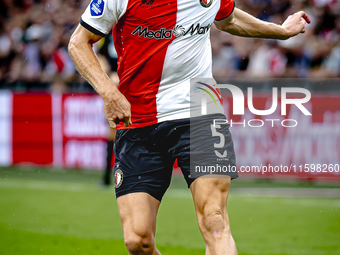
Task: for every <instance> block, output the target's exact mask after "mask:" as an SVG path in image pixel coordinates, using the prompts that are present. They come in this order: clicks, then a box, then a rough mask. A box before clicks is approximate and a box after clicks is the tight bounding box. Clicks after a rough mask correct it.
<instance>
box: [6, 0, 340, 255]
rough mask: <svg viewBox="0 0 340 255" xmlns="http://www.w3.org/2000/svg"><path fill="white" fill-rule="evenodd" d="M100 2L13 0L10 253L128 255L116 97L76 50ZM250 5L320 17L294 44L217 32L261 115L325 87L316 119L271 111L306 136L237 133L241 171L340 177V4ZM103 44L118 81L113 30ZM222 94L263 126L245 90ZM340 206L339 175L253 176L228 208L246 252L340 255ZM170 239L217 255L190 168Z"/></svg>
mask: <svg viewBox="0 0 340 255" xmlns="http://www.w3.org/2000/svg"><path fill="white" fill-rule="evenodd" d="M89 2H90V1H89V0H67V1H66V0H0V254H6V255H7V254H8V255H9V254H10V255H13V254H20V255H21V254H27V255H28V254H43V253H45V254H60V253H63V254H126V251H125V246H124V242H123V236H122V231H121V227H120V221H119V215H118V210H117V206H116V202H115V195H114V188H113V186H112V185H111V186H105V185H104V184H105V183H104V182H103V180H105V177H104V169H109V170H110V169H111V168H110V166H111V165H112V162H113V161H114V155H112V142H111V143H110V142H108V140H110V130H109V126H108V124H107V122H106V120H105V117H104V114H103V110H102V109H103V106H102V100H101V98H100V97H99V96H98V95H97V94H96V93H95V92H94V90H93V89H92V87H91V86H90V85H89V84H88V83H87V82H86V81H85V80H84V79H83V78H82V77H81V76H80V75H79V74H78V73H77V71H76V69H75V67H74V65H73V63H72V61H71V59H70V57H69V55H68V52H67V45H68V41H69V39H70V36H71V34H72V33H73V31H74V29H75V27H76V26H77V25H78V23H79V20H80V16H81V14H82V13H83V11H84V10H85V8H86V6H87V5H88V4H89ZM236 7H238V8H240V9H242V10H244V11H247V12H248V13H250V14H252V15H254V16H256V17H258V18H260V19H263V20H266V21H270V22H275V23H278V24H281V23H282V22H283V21H284V20H285V18H286V17H287V16H288V15H291V14H293V13H294V12H296V11H299V10H304V11H305V12H306V13H307V14H308V15H309V16H310V18H311V21H312V23H311V24H310V25H307V27H306V33H305V34H303V35H298V36H296V37H294V38H291V39H289V40H286V41H273V40H260V39H256V40H255V39H249V38H240V37H233V36H230V35H228V34H226V33H222V32H219V31H218V30H217V29H216V28H215V27H214V26H212V28H211V44H212V51H213V74H214V77H215V78H216V80H217V81H218V82H219V83H229V84H235V85H237V86H238V87H240V88H241V89H242V90H243V91H244V92H245V96H246V97H247V95H246V89H247V87H253V88H254V90H255V94H254V97H253V101H254V106H255V108H257V109H268V108H270V106H271V102H272V97H271V95H272V94H271V93H272V88H273V87H279V88H281V87H302V88H305V89H308V90H309V91H310V92H311V93H312V99H311V100H310V102H308V103H307V104H305V106H306V107H307V109H308V110H309V111H310V112H312V116H311V117H306V116H304V115H303V114H301V112H300V111H299V110H298V109H297V108H294V107H289V108H288V114H287V116H281V114H280V111H279V108H278V110H277V111H276V112H275V113H274V114H272V115H271V116H270V118H273V119H279V120H284V119H287V118H288V119H295V120H297V121H298V123H299V124H298V127H297V128H295V129H289V128H288V129H287V128H284V127H282V125H280V124H279V123H278V125H275V127H274V128H272V127H270V125H267V126H265V127H263V128H260V129H256V128H255V129H254V128H251V127H249V126H248V125H247V126H246V127H240V126H238V127H235V128H231V132H232V134H233V139H234V143H235V151H236V155H237V162H238V164H239V166H252V165H257V166H260V165H268V164H272V165H281V164H283V165H290V164H296V165H297V166H299V165H305V164H326V165H333V166H334V169H339V168H336V166H338V167H339V164H340V79H339V78H340V33H339V32H340V1H338V0H305V1H304V0H301V1H297V0H237V1H236ZM94 49H95V52H96V53H97V55H98V57H99V59H100V62H101V64H102V66H103V68H104V70H105V71H106V72H107V73H108V74H109V76H110V77H111V78H112V80H113V81H114V82H116V83H118V77H117V74H116V70H117V54H116V51H115V49H114V45H113V41H112V38H111V36H107V37H106V38H103V39H102V40H101V41H99V42H98V43H96V44H95V46H94ZM222 92H223V97H224V99H225V100H224V106H225V109H226V114H227V118H228V119H233V120H234V121H238V122H242V121H244V120H246V121H248V120H249V119H259V118H260V117H259V116H255V115H253V114H252V113H251V112H250V111H249V110H248V108H246V113H245V115H244V116H243V117H240V116H233V115H232V113H231V104H232V98H231V95H230V94H228V93H227V92H226V91H222ZM279 100H280V99H279ZM263 118H264V117H263ZM268 118H269V117H268ZM110 147H111V150H110ZM111 157H112V158H111ZM111 183H112V180H111ZM339 198H340V172H339V171H333V172H327V173H322V174H320V173H315V172H314V173H291V174H281V175H280V174H274V175H273V174H266V175H262V174H256V173H244V174H241V178H239V179H238V180H235V181H233V182H232V188H231V193H230V198H229V202H228V212H229V215H230V219H231V229H232V232H233V235H234V238H235V240H236V243H237V245H238V249H239V254H241V255H242V254H243V255H250V254H259V255H269V254H276V255H286V254H296V255H301V254H308V255H314V254H315V255H316V254H327V255H329V254H332V255H333V254H334V255H335V254H340V244H339V236H340V199H339ZM156 243H157V244H158V246H157V247H158V248H159V250H160V251H161V253H162V254H169V255H170V254H171V255H173V254H204V242H203V240H202V238H201V237H200V233H199V229H198V227H197V224H196V217H195V213H194V206H193V202H192V198H191V195H190V192H189V190H188V189H187V188H186V184H185V183H184V181H183V178H182V176H181V173H180V171H179V169H178V167H177V165H176V164H175V165H174V175H173V180H172V184H171V186H170V188H169V190H168V192H167V194H166V196H165V198H164V199H163V202H162V205H161V207H160V212H159V216H158V226H157V237H156Z"/></svg>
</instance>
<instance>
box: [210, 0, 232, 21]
mask: <svg viewBox="0 0 340 255" xmlns="http://www.w3.org/2000/svg"><path fill="white" fill-rule="evenodd" d="M220 1H221V7H220V9H219V10H218V12H217V14H216V17H215V20H217V21H219V20H222V19H225V18H228V17H229V15H230V14H232V12H233V11H234V8H235V2H234V0H220Z"/></svg>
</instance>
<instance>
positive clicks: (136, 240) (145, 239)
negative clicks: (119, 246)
mask: <svg viewBox="0 0 340 255" xmlns="http://www.w3.org/2000/svg"><path fill="white" fill-rule="evenodd" d="M124 241H125V245H126V248H127V249H128V250H129V252H130V253H131V254H152V253H153V250H154V243H153V238H152V235H151V234H135V233H134V234H129V235H126V236H125V237H124Z"/></svg>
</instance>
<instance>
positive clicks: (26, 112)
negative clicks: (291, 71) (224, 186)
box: [0, 91, 340, 180]
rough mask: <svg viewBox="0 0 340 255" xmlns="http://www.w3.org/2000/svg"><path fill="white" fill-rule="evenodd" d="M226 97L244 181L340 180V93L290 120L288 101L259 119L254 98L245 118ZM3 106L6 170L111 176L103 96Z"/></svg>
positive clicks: (35, 97)
mask: <svg viewBox="0 0 340 255" xmlns="http://www.w3.org/2000/svg"><path fill="white" fill-rule="evenodd" d="M223 98H224V106H225V111H226V117H227V121H228V122H229V124H230V125H231V127H230V131H231V133H232V136H233V140H234V145H235V152H236V158H237V164H238V170H239V173H240V175H241V176H252V177H254V176H255V177H259V178H285V177H287V178H291V177H294V178H296V177H304V178H319V177H327V178H333V179H337V180H340V170H339V164H340V103H339V102H340V95H339V94H315V93H314V94H312V98H311V100H310V101H309V102H308V103H305V104H303V105H304V107H305V108H306V109H307V110H308V111H309V112H310V113H311V115H305V114H304V113H303V112H302V111H301V109H299V108H298V107H297V106H295V105H287V114H286V115H282V112H281V100H280V98H279V99H278V104H277V108H276V110H275V111H274V113H272V114H270V115H264V116H258V115H254V114H253V113H252V112H251V111H250V110H249V107H248V98H247V97H245V112H244V114H243V115H233V107H232V106H233V98H232V97H231V95H230V94H224V97H223ZM0 99H1V100H0V106H1V107H0V108H1V109H0V152H1V155H0V165H16V164H35V165H43V166H54V167H59V168H82V169H98V170H102V169H104V167H105V163H106V146H107V142H106V141H107V137H108V134H109V125H108V123H107V121H106V120H105V117H104V113H103V103H102V99H101V98H100V97H99V96H98V95H95V94H66V95H61V94H52V95H51V94H47V93H45V94H31V93H25V94H18V93H14V94H13V93H11V92H8V91H6V92H5V91H2V92H0ZM252 99H253V101H252V105H253V107H254V108H255V109H257V110H264V109H270V108H271V106H272V97H271V94H263V93H261V94H254V96H253V97H252ZM175 169H176V167H175ZM177 172H178V169H177Z"/></svg>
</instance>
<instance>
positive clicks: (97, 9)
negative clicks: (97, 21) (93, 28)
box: [90, 0, 105, 18]
mask: <svg viewBox="0 0 340 255" xmlns="http://www.w3.org/2000/svg"><path fill="white" fill-rule="evenodd" d="M104 8H105V2H104V0H93V1H92V3H91V5H90V11H91V16H92V17H97V18H99V17H101V16H103V14H104Z"/></svg>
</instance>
